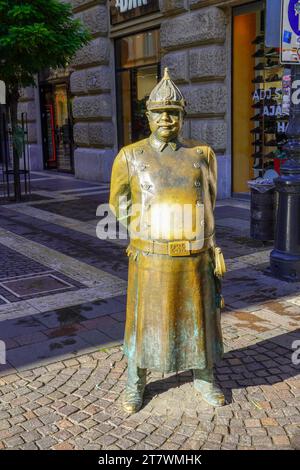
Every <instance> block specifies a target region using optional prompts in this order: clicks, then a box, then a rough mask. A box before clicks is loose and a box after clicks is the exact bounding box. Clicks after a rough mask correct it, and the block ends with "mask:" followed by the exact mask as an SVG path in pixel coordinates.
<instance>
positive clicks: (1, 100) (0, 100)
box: [0, 80, 5, 104]
mask: <svg viewBox="0 0 300 470" xmlns="http://www.w3.org/2000/svg"><path fill="white" fill-rule="evenodd" d="M0 104H5V83H4V82H2V81H1V80H0Z"/></svg>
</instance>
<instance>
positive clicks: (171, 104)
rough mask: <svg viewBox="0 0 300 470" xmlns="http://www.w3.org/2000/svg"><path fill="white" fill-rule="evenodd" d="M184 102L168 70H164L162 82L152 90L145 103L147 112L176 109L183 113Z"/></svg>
mask: <svg viewBox="0 0 300 470" xmlns="http://www.w3.org/2000/svg"><path fill="white" fill-rule="evenodd" d="M185 106H186V103H185V100H184V98H183V95H182V93H181V91H180V90H179V88H178V87H177V86H176V85H175V83H174V82H173V80H172V79H171V77H170V74H169V69H168V67H166V68H165V69H164V76H163V78H162V80H161V81H160V82H159V83H158V84H157V85H156V86H155V87H154V88H153V90H152V91H151V93H150V96H149V100H148V101H147V109H148V110H149V111H155V110H163V109H177V110H180V111H184V108H185Z"/></svg>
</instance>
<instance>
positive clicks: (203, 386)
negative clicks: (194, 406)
mask: <svg viewBox="0 0 300 470" xmlns="http://www.w3.org/2000/svg"><path fill="white" fill-rule="evenodd" d="M194 387H195V389H196V390H197V392H199V393H200V394H201V397H202V398H203V400H204V401H206V402H207V403H209V404H210V405H212V406H224V405H225V396H224V393H223V392H222V390H221V389H220V387H218V385H216V384H215V383H214V382H207V381H206V380H201V379H194Z"/></svg>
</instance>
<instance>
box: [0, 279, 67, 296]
mask: <svg viewBox="0 0 300 470" xmlns="http://www.w3.org/2000/svg"><path fill="white" fill-rule="evenodd" d="M2 286H3V287H4V288H5V289H7V290H8V291H10V292H11V293H12V294H14V295H16V296H17V297H26V296H32V295H38V294H47V293H49V292H56V291H60V290H65V289H71V288H73V287H74V286H72V285H71V284H69V283H68V282H66V281H63V280H62V279H59V278H58V277H56V276H54V275H53V274H47V275H43V276H35V277H27V278H23V279H17V280H13V281H5V282H2Z"/></svg>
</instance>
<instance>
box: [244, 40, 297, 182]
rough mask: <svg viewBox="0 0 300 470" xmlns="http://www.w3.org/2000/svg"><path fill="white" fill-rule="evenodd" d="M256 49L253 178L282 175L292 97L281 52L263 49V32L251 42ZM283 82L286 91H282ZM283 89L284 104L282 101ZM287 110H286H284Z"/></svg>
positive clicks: (253, 97) (253, 106)
mask: <svg viewBox="0 0 300 470" xmlns="http://www.w3.org/2000/svg"><path fill="white" fill-rule="evenodd" d="M252 43H253V44H254V45H255V46H256V51H255V53H254V54H253V58H254V59H255V65H254V75H255V77H254V78H253V80H252V83H254V85H255V91H254V92H253V94H252V101H253V105H252V108H253V116H252V117H251V121H252V122H253V125H254V127H253V129H252V130H251V134H252V135H253V142H252V145H253V153H252V158H253V170H254V177H261V176H263V175H264V172H265V171H266V170H269V169H275V170H276V171H277V172H278V173H279V172H280V161H281V160H282V159H283V158H284V153H283V152H282V146H283V145H284V143H285V142H286V135H285V131H286V126H287V122H288V107H287V106H286V103H287V101H286V97H287V96H289V79H288V77H289V75H288V74H287V73H286V74H284V68H283V67H282V66H281V64H280V63H279V49H275V48H266V47H265V46H264V43H265V38H264V33H263V32H261V33H260V34H259V35H257V36H256V38H255V39H254V40H253V42H252ZM283 82H284V87H283ZM283 88H284V97H285V99H284V101H283ZM284 105H285V108H284V110H283V106H284Z"/></svg>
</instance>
